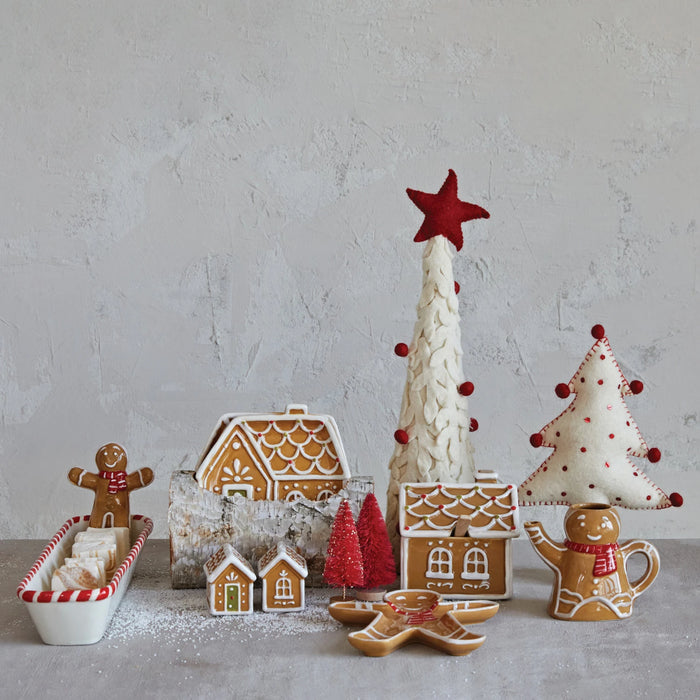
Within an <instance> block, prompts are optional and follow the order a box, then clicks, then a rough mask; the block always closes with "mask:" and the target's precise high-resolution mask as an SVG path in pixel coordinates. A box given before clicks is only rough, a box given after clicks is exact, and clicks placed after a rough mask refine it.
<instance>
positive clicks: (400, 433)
mask: <svg viewBox="0 0 700 700" xmlns="http://www.w3.org/2000/svg"><path fill="white" fill-rule="evenodd" d="M394 440H396V442H398V443H399V445H405V444H406V443H407V442H408V433H407V432H406V431H405V430H401V429H399V430H397V431H396V432H395V433H394Z"/></svg>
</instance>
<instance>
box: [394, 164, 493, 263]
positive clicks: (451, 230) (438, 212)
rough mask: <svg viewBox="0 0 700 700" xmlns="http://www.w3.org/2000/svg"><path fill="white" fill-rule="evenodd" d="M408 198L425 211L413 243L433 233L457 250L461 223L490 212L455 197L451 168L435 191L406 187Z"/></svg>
mask: <svg viewBox="0 0 700 700" xmlns="http://www.w3.org/2000/svg"><path fill="white" fill-rule="evenodd" d="M406 194H407V195H408V197H409V199H410V200H411V201H412V202H413V203H414V204H415V205H416V206H417V207H418V208H419V209H420V210H421V211H422V212H423V213H424V214H425V219H424V221H423V223H422V224H421V227H420V229H418V233H417V234H416V235H415V238H414V239H413V240H414V241H416V243H418V242H420V241H427V240H428V239H430V238H433V237H434V236H445V238H447V240H448V241H450V242H451V243H452V244H453V245H454V246H455V248H457V250H461V249H462V243H463V236H462V223H463V222H465V221H471V220H472V219H488V218H489V216H490V214H489V213H488V212H487V211H486V209H482V208H481V207H479V206H477V205H476V204H469V203H468V202H462V201H461V200H460V199H459V198H458V197H457V175H456V174H455V171H454V170H450V171H449V172H448V174H447V178H446V179H445V182H444V183H443V184H442V187H441V188H440V191H439V192H438V193H437V194H429V193H427V192H420V191H418V190H412V189H407V190H406Z"/></svg>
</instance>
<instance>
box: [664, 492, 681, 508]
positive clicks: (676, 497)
mask: <svg viewBox="0 0 700 700" xmlns="http://www.w3.org/2000/svg"><path fill="white" fill-rule="evenodd" d="M668 498H669V500H670V501H671V505H672V506H673V507H674V508H680V507H681V506H682V505H683V496H681V495H680V493H676V492H675V491H674V492H673V493H672V494H671V495H670V496H669V497H668Z"/></svg>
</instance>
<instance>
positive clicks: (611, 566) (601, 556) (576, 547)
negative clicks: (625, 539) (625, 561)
mask: <svg viewBox="0 0 700 700" xmlns="http://www.w3.org/2000/svg"><path fill="white" fill-rule="evenodd" d="M564 546H565V547H566V548H567V549H570V550H571V551H572V552H580V553H583V554H595V563H594V564H593V575H594V576H607V575H608V574H614V573H615V572H616V571H617V561H615V552H616V551H617V550H618V549H619V548H620V547H619V545H618V544H617V542H613V543H612V544H581V543H580V542H572V541H571V540H566V541H565V542H564Z"/></svg>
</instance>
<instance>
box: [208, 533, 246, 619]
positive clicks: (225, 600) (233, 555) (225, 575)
mask: <svg viewBox="0 0 700 700" xmlns="http://www.w3.org/2000/svg"><path fill="white" fill-rule="evenodd" d="M204 573H205V574H206V577H207V601H208V602H209V612H211V614H212V615H240V614H243V613H252V612H253V582H254V581H255V579H256V576H255V572H254V571H253V569H252V568H251V566H250V564H249V563H248V562H247V561H246V560H245V559H244V558H243V557H242V556H241V555H240V554H239V553H238V552H237V551H236V550H235V549H234V548H233V547H232V546H231V545H230V544H224V545H222V546H221V547H220V548H219V549H218V550H217V551H216V552H215V553H214V554H213V555H212V556H211V557H210V558H209V559H208V560H207V562H206V564H204Z"/></svg>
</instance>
